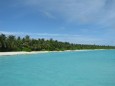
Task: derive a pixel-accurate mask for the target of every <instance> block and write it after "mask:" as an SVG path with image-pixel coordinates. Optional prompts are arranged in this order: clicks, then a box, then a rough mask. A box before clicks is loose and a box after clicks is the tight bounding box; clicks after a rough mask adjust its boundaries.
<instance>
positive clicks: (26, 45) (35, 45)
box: [0, 34, 115, 52]
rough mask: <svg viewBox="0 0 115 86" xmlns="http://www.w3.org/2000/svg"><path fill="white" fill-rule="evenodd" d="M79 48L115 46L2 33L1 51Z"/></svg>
mask: <svg viewBox="0 0 115 86" xmlns="http://www.w3.org/2000/svg"><path fill="white" fill-rule="evenodd" d="M77 49H115V46H104V45H86V44H73V43H69V42H60V41H57V40H53V39H49V40H45V39H44V38H42V39H40V38H38V39H33V38H30V36H28V35H26V36H25V37H20V36H18V37H16V36H14V35H8V36H6V35H5V34H0V52H6V51H63V50H77Z"/></svg>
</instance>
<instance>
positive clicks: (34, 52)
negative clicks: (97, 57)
mask: <svg viewBox="0 0 115 86" xmlns="http://www.w3.org/2000/svg"><path fill="white" fill-rule="evenodd" d="M93 50H105V49H89V50H65V51H32V52H25V51H20V52H0V56H11V55H26V54H39V53H48V52H70V51H93Z"/></svg>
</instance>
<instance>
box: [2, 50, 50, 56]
mask: <svg viewBox="0 0 115 86" xmlns="http://www.w3.org/2000/svg"><path fill="white" fill-rule="evenodd" d="M48 52H49V51H32V52H25V51H21V52H0V56H11V55H21V54H38V53H48Z"/></svg>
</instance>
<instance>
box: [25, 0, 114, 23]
mask: <svg viewBox="0 0 115 86" xmlns="http://www.w3.org/2000/svg"><path fill="white" fill-rule="evenodd" d="M25 4H26V5H29V6H32V7H34V8H37V9H38V10H39V11H43V12H44V13H45V14H46V16H49V17H55V16H56V15H57V14H58V15H60V16H61V17H62V18H64V19H65V20H67V21H69V22H80V23H91V22H94V23H98V24H103V25H104V24H107V25H111V24H112V25H113V23H114V22H115V11H114V8H115V0H25Z"/></svg>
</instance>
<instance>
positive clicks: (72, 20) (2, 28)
mask: <svg viewBox="0 0 115 86" xmlns="http://www.w3.org/2000/svg"><path fill="white" fill-rule="evenodd" d="M114 8H115V0H0V33H4V34H8V35H9V34H13V35H16V36H18V35H19V36H24V35H30V36H31V37H32V38H46V39H49V38H53V39H56V40H59V41H68V42H71V43H81V44H99V45H115V9H114Z"/></svg>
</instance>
